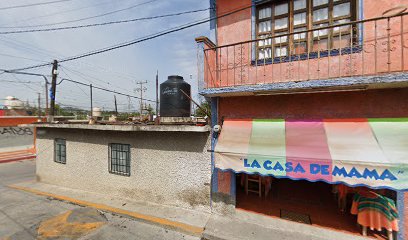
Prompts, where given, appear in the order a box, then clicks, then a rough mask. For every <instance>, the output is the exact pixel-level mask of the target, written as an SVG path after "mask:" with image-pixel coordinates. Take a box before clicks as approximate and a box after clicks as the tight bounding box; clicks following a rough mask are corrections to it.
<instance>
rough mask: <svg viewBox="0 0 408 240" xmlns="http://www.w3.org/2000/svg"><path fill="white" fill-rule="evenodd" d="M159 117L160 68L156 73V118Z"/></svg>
mask: <svg viewBox="0 0 408 240" xmlns="http://www.w3.org/2000/svg"><path fill="white" fill-rule="evenodd" d="M158 117H159V70H157V73H156V118H157V119H158Z"/></svg>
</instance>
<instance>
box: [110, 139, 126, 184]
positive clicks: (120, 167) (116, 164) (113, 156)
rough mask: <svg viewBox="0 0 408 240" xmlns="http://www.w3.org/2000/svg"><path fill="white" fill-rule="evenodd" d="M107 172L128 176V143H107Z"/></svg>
mask: <svg viewBox="0 0 408 240" xmlns="http://www.w3.org/2000/svg"><path fill="white" fill-rule="evenodd" d="M109 172H110V173H113V174H118V175H123V176H130V145H129V144H120V143H111V144H109Z"/></svg>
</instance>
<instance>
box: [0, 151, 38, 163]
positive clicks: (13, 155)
mask: <svg viewBox="0 0 408 240" xmlns="http://www.w3.org/2000/svg"><path fill="white" fill-rule="evenodd" d="M35 157H36V155H35V153H33V152H32V150H31V149H25V150H18V151H7V152H0V163H6V162H14V161H19V160H29V159H34V158H35Z"/></svg>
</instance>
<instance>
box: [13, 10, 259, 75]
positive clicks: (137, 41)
mask: <svg viewBox="0 0 408 240" xmlns="http://www.w3.org/2000/svg"><path fill="white" fill-rule="evenodd" d="M252 6H254V5H249V6H246V7H243V8H239V9H237V10H234V11H231V12H228V13H225V14H222V15H220V16H216V17H211V18H205V19H202V20H199V21H195V22H191V23H188V24H185V25H181V26H178V27H175V28H170V29H168V30H165V31H162V32H158V33H155V34H151V35H148V36H145V37H141V38H137V39H134V40H131V41H129V42H124V43H120V44H116V45H113V46H110V47H106V48H102V49H98V50H94V51H91V52H87V53H83V54H80V55H77V56H72V57H68V58H65V59H62V60H59V62H60V63H61V62H68V61H73V60H77V59H80V58H84V57H89V56H92V55H97V54H100V53H104V52H109V51H112V50H116V49H119V48H123V47H128V46H131V45H134V44H137V43H140V42H145V41H148V40H152V39H154V38H158V37H160V36H164V35H167V34H170V33H174V32H178V31H181V30H184V29H187V28H191V27H195V26H197V25H201V24H204V23H206V22H209V21H213V20H216V19H219V18H223V17H226V16H229V15H232V14H235V13H237V12H240V11H243V10H246V9H249V8H252ZM51 64H52V63H46V64H39V65H34V66H29V67H24V68H18V69H13V70H10V71H20V70H27V69H33V68H39V67H45V66H49V65H51Z"/></svg>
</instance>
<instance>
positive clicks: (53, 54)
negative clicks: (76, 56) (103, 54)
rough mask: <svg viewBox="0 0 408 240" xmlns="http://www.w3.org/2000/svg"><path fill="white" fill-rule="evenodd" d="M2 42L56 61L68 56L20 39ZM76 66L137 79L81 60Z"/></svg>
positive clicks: (1, 39) (2, 38)
mask: <svg viewBox="0 0 408 240" xmlns="http://www.w3.org/2000/svg"><path fill="white" fill-rule="evenodd" d="M6 39H7V40H6ZM0 41H4V42H6V43H8V44H9V45H12V46H16V47H12V48H13V49H16V50H21V48H23V49H25V50H26V51H29V52H32V53H36V54H41V55H45V56H49V57H52V58H53V59H55V58H57V59H58V58H60V57H62V58H65V57H66V56H64V55H62V54H60V53H57V52H53V51H50V50H48V49H44V48H40V47H38V46H35V45H33V44H30V43H27V42H22V41H21V40H18V39H14V38H9V37H6V36H5V35H3V36H1V37H0ZM44 62H46V61H44ZM76 64H80V65H81V66H82V65H86V66H88V67H90V68H95V69H98V72H101V71H102V72H104V73H106V74H111V75H112V76H120V77H122V78H129V79H135V78H137V77H136V76H131V75H130V74H126V73H122V72H117V71H114V70H112V69H110V67H106V66H98V65H95V64H91V63H89V62H85V61H81V60H80V61H79V63H76ZM1 74H2V73H0V75H1Z"/></svg>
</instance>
